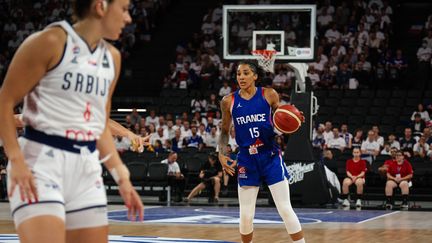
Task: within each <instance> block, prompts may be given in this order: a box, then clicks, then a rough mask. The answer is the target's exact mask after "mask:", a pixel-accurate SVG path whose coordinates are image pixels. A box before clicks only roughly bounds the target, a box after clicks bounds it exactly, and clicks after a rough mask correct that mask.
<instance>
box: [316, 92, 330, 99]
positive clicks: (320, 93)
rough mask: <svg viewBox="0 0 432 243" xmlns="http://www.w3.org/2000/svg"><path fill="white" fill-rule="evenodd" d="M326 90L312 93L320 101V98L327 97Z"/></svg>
mask: <svg viewBox="0 0 432 243" xmlns="http://www.w3.org/2000/svg"><path fill="white" fill-rule="evenodd" d="M327 93H328V92H327V90H315V91H314V95H315V96H316V97H317V98H318V99H320V98H325V97H327Z"/></svg>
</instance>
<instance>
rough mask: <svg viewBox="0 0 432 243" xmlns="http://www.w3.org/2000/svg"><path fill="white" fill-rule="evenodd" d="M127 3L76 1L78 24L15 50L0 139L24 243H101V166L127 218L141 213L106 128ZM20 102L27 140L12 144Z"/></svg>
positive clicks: (0, 93)
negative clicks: (116, 43) (117, 42)
mask: <svg viewBox="0 0 432 243" xmlns="http://www.w3.org/2000/svg"><path fill="white" fill-rule="evenodd" d="M128 9H129V0H75V5H74V10H75V16H76V19H77V22H76V23H75V24H74V25H73V26H71V25H70V24H69V23H67V22H65V21H63V22H57V23H54V24H51V25H50V26H48V27H47V28H45V29H44V30H42V31H40V32H38V33H35V34H33V35H31V36H30V37H29V38H27V39H26V40H25V41H24V42H23V44H22V45H21V46H20V47H19V48H18V50H17V52H16V53H15V56H14V58H13V59H12V62H11V64H10V66H9V69H8V72H7V74H6V77H5V80H4V84H3V86H2V88H1V90H0V119H1V120H2V126H1V127H0V136H1V139H2V140H3V142H4V148H5V151H6V153H7V156H8V158H9V160H10V163H9V167H8V174H9V176H8V192H9V199H10V205H11V210H12V215H13V218H14V221H15V226H16V229H17V232H18V234H19V236H20V241H21V242H24V243H26V242H82V243H86V242H107V241H108V236H107V235H108V220H107V214H106V203H107V199H106V194H105V190H104V185H103V182H102V178H101V166H100V162H99V158H106V159H105V160H106V161H105V166H106V167H107V169H108V170H109V171H110V172H111V174H112V176H113V178H114V179H115V180H116V182H117V184H118V186H119V192H120V195H121V196H122V197H123V199H124V201H125V204H126V207H127V208H128V215H129V216H130V218H131V219H135V218H136V216H137V215H139V219H140V220H142V219H143V205H142V202H141V199H140V198H139V196H138V194H137V192H136V191H135V190H134V188H133V187H132V185H131V182H130V180H129V172H128V170H127V168H126V167H125V166H124V164H123V163H122V161H121V159H120V157H119V155H118V153H117V152H116V149H115V146H114V143H113V140H112V136H111V133H110V131H109V129H108V128H107V125H106V124H107V122H108V114H109V112H110V105H111V96H112V93H113V91H114V88H115V84H116V82H117V79H118V76H119V73H120V63H121V55H120V53H119V51H118V50H117V49H115V48H114V47H113V46H112V45H110V44H109V43H107V42H106V41H104V40H103V39H104V38H106V39H112V40H115V39H118V38H119V36H120V33H121V31H122V29H123V28H124V27H125V25H126V24H128V23H130V22H131V18H130V15H129V12H128ZM23 98H24V111H23V122H24V125H25V135H24V136H23V137H22V138H19V139H18V141H17V139H16V137H15V122H14V116H13V108H14V106H15V105H16V104H17V103H18V102H20V101H21V100H22V99H23Z"/></svg>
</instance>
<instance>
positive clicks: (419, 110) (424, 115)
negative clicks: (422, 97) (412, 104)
mask: <svg viewBox="0 0 432 243" xmlns="http://www.w3.org/2000/svg"><path fill="white" fill-rule="evenodd" d="M416 114H420V117H421V119H422V120H424V121H425V122H428V121H430V116H429V112H427V111H426V110H425V109H424V106H423V104H418V105H417V110H415V111H414V112H413V113H412V115H411V121H414V120H415V115H416Z"/></svg>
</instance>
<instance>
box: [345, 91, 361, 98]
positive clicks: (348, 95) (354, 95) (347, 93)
mask: <svg viewBox="0 0 432 243" xmlns="http://www.w3.org/2000/svg"><path fill="white" fill-rule="evenodd" d="M359 93H360V92H359V90H357V89H347V90H345V92H344V95H343V97H345V98H357V97H359V95H360V94H359Z"/></svg>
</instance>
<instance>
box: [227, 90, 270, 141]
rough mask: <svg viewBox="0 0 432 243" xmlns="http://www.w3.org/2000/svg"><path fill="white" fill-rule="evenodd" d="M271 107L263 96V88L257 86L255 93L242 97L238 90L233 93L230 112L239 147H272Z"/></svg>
mask: <svg viewBox="0 0 432 243" xmlns="http://www.w3.org/2000/svg"><path fill="white" fill-rule="evenodd" d="M271 111H272V109H271V106H270V105H269V103H268V102H267V100H266V99H265V97H264V89H263V88H261V87H257V90H256V93H255V95H254V96H253V97H252V98H251V99H249V100H246V99H243V98H242V97H241V96H240V95H239V90H238V91H236V92H235V93H234V94H233V101H232V103H231V114H232V119H233V123H234V128H235V137H236V141H237V144H238V145H239V147H240V148H243V149H248V148H250V147H251V146H252V147H256V148H258V147H263V148H269V149H271V148H273V147H274V143H275V142H274V136H275V133H274V131H273V123H272V113H271Z"/></svg>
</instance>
